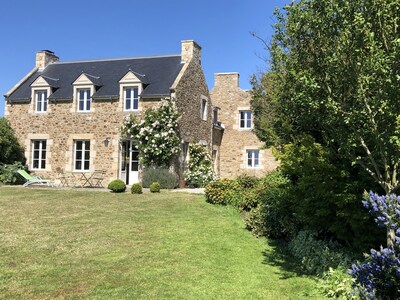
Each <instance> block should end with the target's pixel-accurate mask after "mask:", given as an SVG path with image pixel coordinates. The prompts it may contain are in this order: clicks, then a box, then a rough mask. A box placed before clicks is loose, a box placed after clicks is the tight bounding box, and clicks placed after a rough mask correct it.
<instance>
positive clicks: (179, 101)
mask: <svg viewBox="0 0 400 300" xmlns="http://www.w3.org/2000/svg"><path fill="white" fill-rule="evenodd" d="M235 76H236V79H235ZM217 78H219V79H220V80H219V81H218V80H217V81H216V85H215V88H214V89H213V91H212V93H211V96H210V93H209V90H208V87H207V84H206V80H205V76H204V73H203V69H202V66H201V47H200V46H199V45H198V44H197V43H196V42H194V41H190V40H186V41H182V44H181V53H180V54H178V55H168V56H149V57H132V58H121V59H102V60H88V61H71V62H61V61H59V58H58V57H57V56H56V55H55V54H54V53H53V52H51V51H48V50H43V51H40V52H38V53H37V54H36V65H35V67H34V69H33V70H32V71H31V72H29V73H28V74H27V75H26V76H25V77H24V78H23V79H22V80H21V81H20V82H19V83H17V84H16V85H15V86H14V87H13V88H12V89H11V90H10V91H9V92H8V93H7V94H6V95H5V100H6V105H5V117H6V118H7V119H8V120H9V122H10V124H11V126H12V128H13V129H14V131H15V133H16V135H17V137H18V139H19V141H20V143H21V144H22V145H23V146H24V147H25V156H26V158H27V164H28V166H29V168H30V170H32V171H34V172H35V173H37V174H38V175H41V176H43V177H45V178H49V179H55V178H56V176H57V172H59V171H60V170H65V171H68V172H73V173H77V175H79V174H82V173H92V172H94V171H97V170H106V175H105V182H109V181H111V180H113V179H116V178H120V179H122V180H124V181H125V182H126V183H127V184H132V183H134V182H138V181H139V180H140V174H141V168H140V165H139V161H138V150H136V148H135V147H134V141H131V140H126V139H124V138H123V137H122V136H121V126H122V124H123V120H124V119H125V117H127V116H129V115H131V114H135V115H137V116H138V117H139V118H140V116H141V115H142V114H143V112H144V111H145V110H146V109H148V108H150V107H154V106H157V105H159V103H160V101H161V99H163V98H165V97H171V98H173V99H175V103H176V107H177V109H178V111H179V112H180V114H181V117H180V120H179V129H180V137H181V142H182V151H181V152H182V155H181V162H182V163H183V162H184V161H185V160H186V159H187V152H188V145H189V143H192V142H200V143H201V144H203V145H205V146H207V147H208V149H209V151H210V153H212V156H213V160H214V166H215V170H216V172H217V174H220V175H221V176H222V177H233V176H236V175H238V174H237V172H241V171H247V172H248V173H251V174H255V175H259V174H262V173H263V172H264V171H263V169H264V168H265V167H266V169H268V168H269V167H270V165H269V164H268V163H267V160H268V159H269V158H270V157H269V154H268V153H267V152H265V151H264V150H259V148H260V146H261V144H260V143H258V142H257V140H256V138H255V136H254V134H252V133H251V132H250V131H249V130H248V129H250V128H247V127H246V128H245V130H242V128H239V127H241V125H240V124H242V123H241V122H242V119H240V120H239V119H238V116H239V115H240V116H241V114H242V110H243V107H245V108H246V111H249V103H248V101H249V96H248V94H246V92H244V91H241V90H240V89H239V88H238V86H236V87H235V86H234V85H235V84H236V85H237V79H238V75H237V74H236V75H229V74H225V75H224V74H217V75H216V79H217ZM235 80H236V82H235ZM224 89H227V90H226V93H228V94H225V92H224ZM226 95H229V97H226ZM245 95H247V96H245ZM231 96H234V97H231ZM212 97H214V98H215V103H214V105H213V103H212V102H214V99H213V98H212ZM242 98H243V99H242ZM244 98H245V99H244ZM236 101H237V105H236V104H233V103H231V102H236ZM235 105H236V106H235ZM218 112H219V114H218ZM219 116H220V117H221V120H219V119H218V118H219ZM240 118H241V117H240ZM249 118H250V119H251V117H249V116H247V119H245V120H246V121H245V122H247V121H248V120H249ZM234 119H235V120H234ZM220 121H222V124H221V122H220ZM235 122H236V125H235V124H234V123H235ZM238 122H239V123H238ZM246 124H247V123H246ZM235 126H236V127H235ZM235 134H236V135H235ZM238 134H239V135H238ZM250 137H251V138H250ZM235 138H244V139H245V141H243V142H240V143H239V144H235V143H234V142H233V141H234V139H235ZM250 139H251V140H250ZM225 147H226V148H230V149H224V148H225ZM232 147H233V148H232ZM256 150H257V151H259V154H256V152H254V151H256ZM249 151H253V152H251V153H252V154H251V155H250V154H249V153H250V152H249ZM238 153H240V154H241V155H242V156H238V155H239V154H238ZM231 155H234V156H235V157H230V156H231ZM246 155H247V156H246ZM257 155H258V156H257ZM240 157H241V158H242V161H241V162H240V163H239V165H238V166H236V165H237V163H238V162H239V161H240ZM250 160H251V163H250V165H249V163H248V162H249V161H250ZM234 165H235V166H234Z"/></svg>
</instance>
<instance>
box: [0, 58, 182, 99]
mask: <svg viewBox="0 0 400 300" xmlns="http://www.w3.org/2000/svg"><path fill="white" fill-rule="evenodd" d="M182 66H183V64H182V63H181V56H180V55H171V56H150V57H133V58H123V59H105V60H92V61H75V62H56V63H53V64H50V65H48V66H47V67H46V68H45V69H43V70H38V71H36V72H35V73H33V74H32V75H31V76H30V77H28V78H27V79H26V80H25V81H24V82H23V83H22V84H21V85H20V86H19V87H18V88H17V89H16V90H15V91H13V92H12V93H11V95H9V96H8V97H7V98H6V100H7V101H9V102H21V101H29V100H30V97H31V86H30V85H31V84H32V83H33V82H34V81H35V80H36V79H37V78H38V77H39V76H42V77H43V78H44V79H45V81H46V82H47V83H48V84H49V85H50V86H51V87H52V88H53V93H52V94H51V95H50V97H49V100H52V101H58V100H60V101H61V100H64V101H65V100H72V94H73V86H72V83H73V82H74V81H75V80H76V79H77V78H78V77H79V76H80V75H81V74H82V73H84V74H85V75H86V76H87V77H88V78H89V80H91V81H92V82H93V84H94V85H95V86H96V92H95V94H94V95H93V99H96V98H99V99H101V98H103V99H108V98H116V97H118V96H119V81H120V80H121V79H122V78H123V77H124V76H125V75H126V73H128V72H129V71H132V72H133V73H134V74H135V75H136V76H137V77H138V78H139V79H140V80H141V81H142V83H143V84H144V86H143V88H144V89H143V91H142V94H141V96H142V97H143V98H146V97H147V98H150V97H160V96H161V97H162V96H168V95H170V87H171V86H172V84H173V83H174V81H175V79H176V77H177V76H178V74H179V72H180V70H181V69H182Z"/></svg>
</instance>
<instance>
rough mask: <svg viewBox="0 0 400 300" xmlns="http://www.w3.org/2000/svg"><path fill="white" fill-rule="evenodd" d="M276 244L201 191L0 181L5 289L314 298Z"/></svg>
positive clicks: (36, 294) (1, 289)
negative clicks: (116, 190)
mask: <svg viewBox="0 0 400 300" xmlns="http://www.w3.org/2000/svg"><path fill="white" fill-rule="evenodd" d="M274 251H275V250H274V249H273V247H272V246H269V245H268V243H267V241H266V240H265V239H256V238H254V237H253V236H252V235H251V234H250V233H249V232H248V231H246V230H245V229H244V223H243V221H242V220H241V218H240V216H239V214H238V212H236V211H235V210H234V209H232V208H230V207H222V206H214V205H210V204H207V203H206V202H205V201H204V199H203V196H199V195H193V194H184V193H170V192H164V193H161V194H158V195H154V194H142V195H131V194H111V193H107V192H96V191H66V190H48V189H40V188H37V189H32V188H17V187H16V188H14V187H13V188H10V187H0V297H3V298H4V299H10V298H12V299H44V298H47V299H54V298H58V299H62V298H69V299H79V298H85V299H321V298H322V296H319V295H318V294H317V293H316V291H315V288H314V287H315V281H313V280H312V279H310V278H307V277H303V276H299V275H296V274H295V273H291V272H289V271H288V270H284V269H282V268H281V267H280V266H279V264H280V263H279V261H278V264H277V263H273V264H270V263H268V262H270V261H271V258H274V257H276V256H275V253H274ZM272 260H274V259H272Z"/></svg>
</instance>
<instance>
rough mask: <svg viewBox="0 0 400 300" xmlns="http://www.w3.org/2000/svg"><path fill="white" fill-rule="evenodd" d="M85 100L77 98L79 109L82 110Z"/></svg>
mask: <svg viewBox="0 0 400 300" xmlns="http://www.w3.org/2000/svg"><path fill="white" fill-rule="evenodd" d="M84 105H85V102H84V101H83V100H79V110H84Z"/></svg>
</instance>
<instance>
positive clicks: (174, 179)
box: [142, 167, 178, 189]
mask: <svg viewBox="0 0 400 300" xmlns="http://www.w3.org/2000/svg"><path fill="white" fill-rule="evenodd" d="M153 182H158V183H159V184H160V187H161V188H162V189H174V188H176V187H177V186H178V175H177V174H174V173H171V172H170V171H169V170H168V169H166V168H152V167H149V168H145V169H144V170H143V178H142V184H143V187H145V188H149V187H150V185H151V184H152V183H153Z"/></svg>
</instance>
